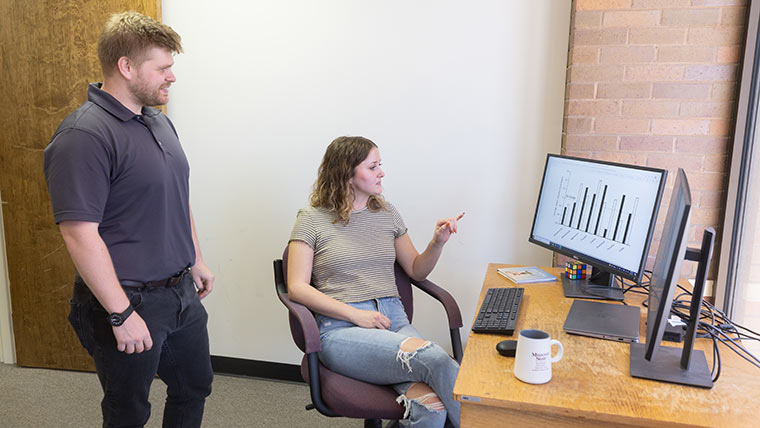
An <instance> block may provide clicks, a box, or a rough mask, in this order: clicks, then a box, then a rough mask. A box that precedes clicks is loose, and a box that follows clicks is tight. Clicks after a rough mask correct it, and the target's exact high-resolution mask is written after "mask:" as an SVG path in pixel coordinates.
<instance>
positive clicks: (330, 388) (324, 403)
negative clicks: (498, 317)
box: [274, 247, 462, 428]
mask: <svg viewBox="0 0 760 428" xmlns="http://www.w3.org/2000/svg"><path fill="white" fill-rule="evenodd" d="M287 266H288V249H287V247H286V248H285V251H284V252H283V255H282V259H277V260H275V261H274V283H275V289H276V292H277V296H278V297H279V299H280V301H281V302H282V304H283V305H285V307H286V308H288V318H289V320H290V333H291V335H292V336H293V341H294V342H295V343H296V346H298V348H299V349H300V350H301V351H303V352H304V354H305V355H304V357H303V360H301V376H302V377H303V379H304V381H306V383H307V384H308V385H309V391H310V393H311V401H312V404H309V405H307V406H306V409H307V410H311V409H314V408H316V409H317V411H319V413H321V414H323V415H325V416H333V417H334V416H342V417H348V418H359V419H364V426H365V428H367V427H372V428H380V427H382V419H389V420H392V421H393V422H391V424H389V425H388V427H395V426H398V425H397V424H398V422H397V421H398V420H399V419H402V418H403V416H404V407H403V406H401V405H400V404H398V403H396V397H397V396H398V394H397V393H396V391H395V390H394V389H393V388H392V387H390V386H387V385H375V384H371V383H366V382H362V381H359V380H356V379H352V378H349V377H346V376H342V375H340V374H338V373H335V372H333V371H331V370H329V369H328V368H327V367H325V366H323V365H322V363H321V362H320V361H319V356H318V353H319V351H320V350H321V342H320V339H319V327H317V322H316V320H315V318H314V315H313V314H312V313H311V311H310V310H309V309H308V308H307V307H306V306H304V305H301V304H300V303H296V302H293V301H291V300H290V299H289V298H288V288H287V282H286V281H287V271H288V267H287ZM395 274H396V287H397V288H398V292H399V295H400V296H401V302H402V303H403V305H404V310H405V311H406V314H407V316H408V317H409V321H410V322H411V321H412V314H413V304H412V303H413V297H412V285H415V286H416V287H417V288H419V289H420V290H422V291H424V292H425V293H427V294H429V295H430V296H432V297H433V298H434V299H436V300H438V301H439V302H441V304H443V307H444V309H445V310H446V315H447V317H448V321H449V332H450V334H451V347H452V350H453V353H454V359H456V360H457V362H460V363H461V362H462V341H461V338H460V336H459V328H460V327H462V315H461V313H460V312H459V306H458V305H457V303H456V301H455V300H454V298H453V297H452V296H451V294H449V292H448V291H446V290H444V289H443V288H441V287H439V286H437V285H436V284H434V283H432V282H431V281H428V280H424V281H415V280H413V279H411V278H409V276H408V275H407V274H406V272H404V270H403V269H402V268H401V266H400V265H399V264H398V263H396V266H395Z"/></svg>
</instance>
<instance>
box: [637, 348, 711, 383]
mask: <svg viewBox="0 0 760 428" xmlns="http://www.w3.org/2000/svg"><path fill="white" fill-rule="evenodd" d="M646 347H647V345H646V344H645V343H631V376H633V377H640V378H644V379H652V380H659V381H664V382H670V383H677V384H680V385H688V386H698V387H701V388H712V387H713V381H712V373H711V372H710V368H709V367H708V366H707V359H706V358H705V353H704V352H702V351H700V350H697V349H695V350H693V351H692V352H691V362H690V364H689V368H688V369H684V368H683V367H682V366H681V354H682V353H683V350H682V349H681V348H677V347H672V346H660V349H659V350H658V351H657V354H655V356H654V358H652V361H648V360H647V359H645V358H644V353H645V352H646Z"/></svg>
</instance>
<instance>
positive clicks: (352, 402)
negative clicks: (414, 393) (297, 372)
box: [301, 356, 404, 419]
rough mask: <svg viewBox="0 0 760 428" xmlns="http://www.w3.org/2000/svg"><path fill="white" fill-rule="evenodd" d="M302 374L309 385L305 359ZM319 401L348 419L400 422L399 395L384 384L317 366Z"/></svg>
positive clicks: (402, 413)
mask: <svg viewBox="0 0 760 428" xmlns="http://www.w3.org/2000/svg"><path fill="white" fill-rule="evenodd" d="M301 375H302V376H303V378H304V380H305V381H306V382H307V383H308V382H309V365H308V362H307V359H306V356H304V358H303V360H302V361H301ZM319 379H320V382H321V383H322V388H321V389H322V399H323V400H324V402H325V404H327V406H328V407H330V408H331V409H332V410H333V411H334V412H336V413H339V414H341V415H343V416H346V417H349V418H362V419H402V418H403V416H404V407H403V406H401V405H400V404H398V403H396V397H398V394H397V393H396V391H395V390H394V389H393V388H392V387H390V386H385V385H375V384H371V383H366V382H362V381H359V380H356V379H352V378H350V377H346V376H343V375H340V374H338V373H335V372H333V371H331V370H330V369H328V368H327V367H325V366H324V365H322V363H320V364H319Z"/></svg>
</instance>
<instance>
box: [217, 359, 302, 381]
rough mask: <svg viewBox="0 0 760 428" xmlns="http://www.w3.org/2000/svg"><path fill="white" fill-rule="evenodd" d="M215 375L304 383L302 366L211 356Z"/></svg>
mask: <svg viewBox="0 0 760 428" xmlns="http://www.w3.org/2000/svg"><path fill="white" fill-rule="evenodd" d="M211 367H213V369H214V373H219V374H229V375H237V376H251V377H260V378H265V379H275V380H287V381H290V382H301V383H304V381H303V378H301V366H297V365H295V364H284V363H273V362H271V361H259V360H246V359H243V358H233V357H221V356H217V355H212V356H211Z"/></svg>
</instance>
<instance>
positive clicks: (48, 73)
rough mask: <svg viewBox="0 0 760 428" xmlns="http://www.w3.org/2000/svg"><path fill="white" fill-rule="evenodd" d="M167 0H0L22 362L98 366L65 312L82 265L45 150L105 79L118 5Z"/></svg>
mask: <svg viewBox="0 0 760 428" xmlns="http://www.w3.org/2000/svg"><path fill="white" fill-rule="evenodd" d="M126 10H136V11H138V12H141V13H144V14H146V15H150V16H152V17H154V18H157V19H160V17H161V1H160V0H44V1H43V0H31V1H30V0H0V94H2V102H0V191H1V192H0V194H2V198H3V200H2V204H3V217H4V221H5V225H4V227H5V238H6V247H7V257H8V276H9V279H10V292H11V305H12V311H13V332H14V335H15V340H16V359H17V363H18V365H21V366H27V367H48V368H60V369H74V370H92V369H93V367H94V365H93V364H92V360H91V359H90V357H89V355H87V353H86V352H85V351H84V349H83V348H82V347H81V345H80V344H79V341H78V340H77V338H76V335H75V334H74V332H73V330H72V329H71V326H69V324H68V321H67V319H66V317H67V316H68V311H69V304H68V302H69V299H70V298H71V291H72V282H73V276H74V268H73V264H72V262H71V259H70V258H69V255H68V253H67V251H66V248H65V246H64V244H63V240H62V238H61V235H60V233H59V231H58V226H56V225H55V223H54V221H53V214H52V210H51V207H50V201H49V199H48V194H47V186H46V184H45V178H44V175H43V150H44V149H45V146H46V145H47V143H48V142H49V141H50V137H52V135H53V132H54V131H55V129H56V128H57V127H58V124H59V123H60V122H61V121H62V120H63V119H64V118H65V117H66V116H67V115H68V114H69V113H71V112H72V111H73V110H75V109H76V108H77V107H78V106H79V105H80V104H82V102H84V101H85V100H86V99H87V85H88V83H89V82H96V81H102V78H101V73H100V66H99V63H98V58H97V53H96V43H97V39H98V36H99V35H100V32H101V30H102V29H103V25H104V24H105V21H106V19H107V17H108V16H109V15H111V14H112V13H114V12H121V11H126Z"/></svg>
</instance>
